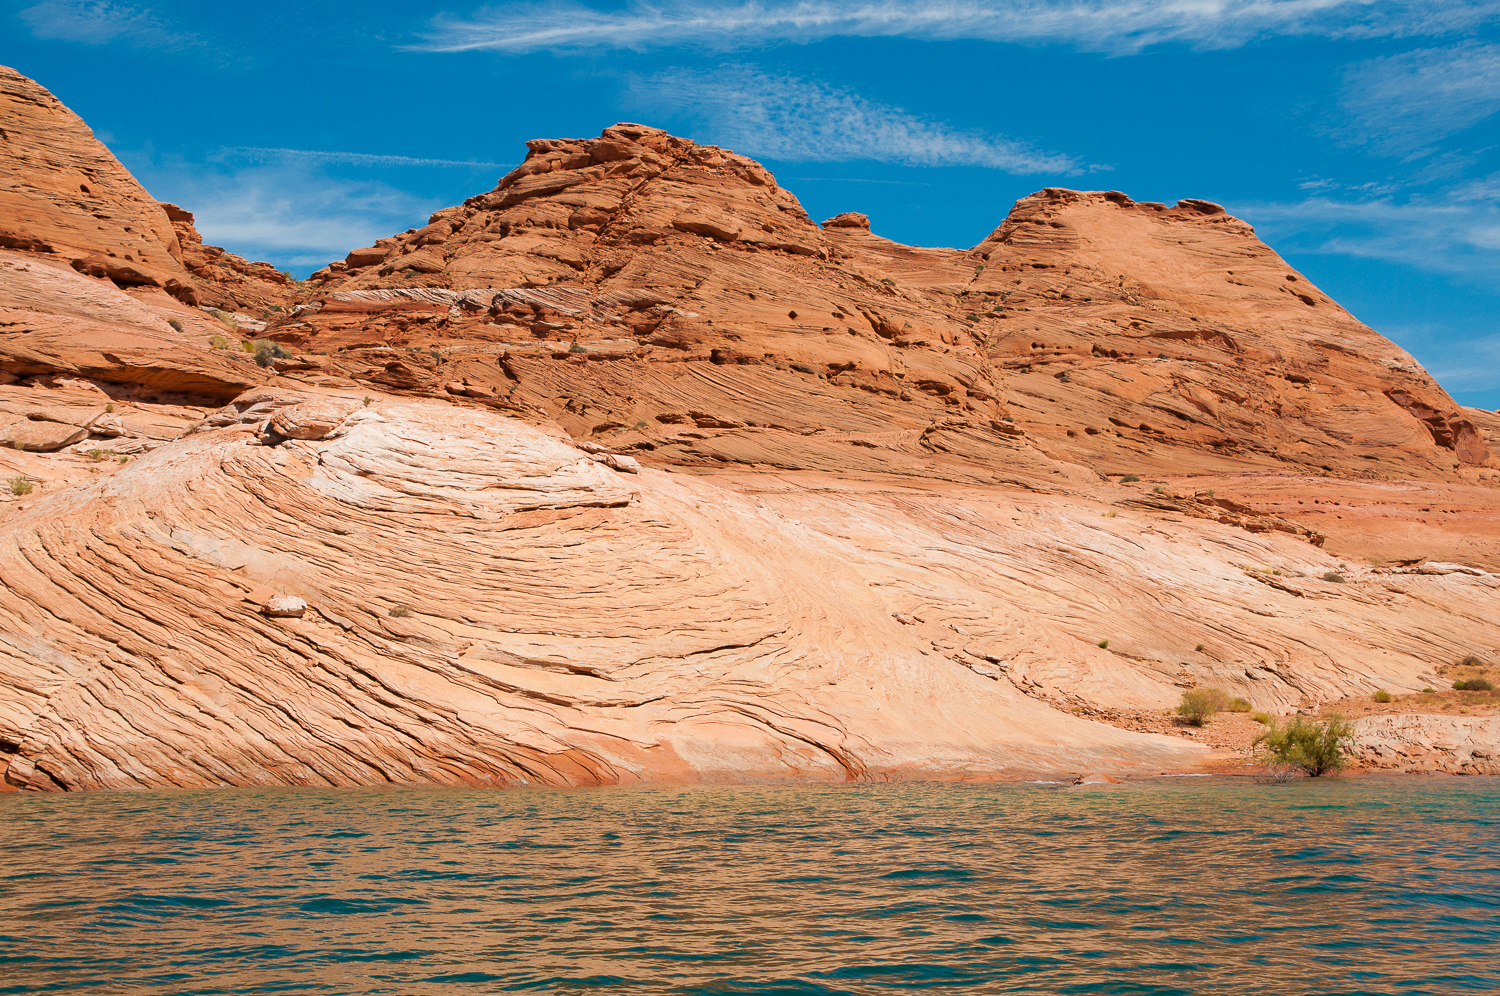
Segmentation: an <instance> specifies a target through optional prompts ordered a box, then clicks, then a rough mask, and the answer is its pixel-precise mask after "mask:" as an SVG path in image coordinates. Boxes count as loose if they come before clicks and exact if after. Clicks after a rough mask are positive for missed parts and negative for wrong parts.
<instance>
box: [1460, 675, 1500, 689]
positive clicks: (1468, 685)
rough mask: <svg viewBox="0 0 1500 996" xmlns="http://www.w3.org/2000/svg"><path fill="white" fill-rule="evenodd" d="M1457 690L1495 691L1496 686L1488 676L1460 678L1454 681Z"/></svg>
mask: <svg viewBox="0 0 1500 996" xmlns="http://www.w3.org/2000/svg"><path fill="white" fill-rule="evenodd" d="M1453 688H1454V690H1455V691H1460V692H1493V691H1494V690H1495V686H1494V684H1493V683H1491V681H1490V679H1488V678H1460V679H1459V680H1458V681H1455V682H1454V683H1453Z"/></svg>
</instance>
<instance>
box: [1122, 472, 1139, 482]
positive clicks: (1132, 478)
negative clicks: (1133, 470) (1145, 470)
mask: <svg viewBox="0 0 1500 996" xmlns="http://www.w3.org/2000/svg"><path fill="white" fill-rule="evenodd" d="M1139 480H1140V478H1139V477H1137V476H1135V475H1134V474H1126V475H1125V476H1124V477H1122V478H1120V483H1121V484H1134V483H1135V482H1137V481H1139Z"/></svg>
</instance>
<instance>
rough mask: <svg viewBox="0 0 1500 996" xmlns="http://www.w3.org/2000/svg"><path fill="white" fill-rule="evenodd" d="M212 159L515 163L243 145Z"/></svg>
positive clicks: (478, 166)
mask: <svg viewBox="0 0 1500 996" xmlns="http://www.w3.org/2000/svg"><path fill="white" fill-rule="evenodd" d="M216 158H221V159H231V158H243V159H249V160H253V161H263V162H264V161H270V162H304V163H317V164H328V165H333V166H376V167H380V166H392V167H401V166H440V167H450V166H451V167H455V168H466V169H504V170H508V169H511V168H512V167H513V166H515V163H496V162H489V161H487V160H481V159H422V158H416V157H413V156H386V155H375V154H372V153H368V152H328V151H323V150H319V149H271V148H262V147H259V146H253V145H245V146H237V147H234V148H228V149H223V150H221V152H220V153H218V155H217V157H216Z"/></svg>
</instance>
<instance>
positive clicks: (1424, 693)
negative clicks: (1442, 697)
mask: <svg viewBox="0 0 1500 996" xmlns="http://www.w3.org/2000/svg"><path fill="white" fill-rule="evenodd" d="M1422 694H1423V695H1436V694H1437V693H1436V692H1434V691H1433V690H1432V689H1430V688H1424V689H1422Z"/></svg>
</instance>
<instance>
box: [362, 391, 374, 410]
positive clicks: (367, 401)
mask: <svg viewBox="0 0 1500 996" xmlns="http://www.w3.org/2000/svg"><path fill="white" fill-rule="evenodd" d="M374 403H375V399H374V398H372V397H370V396H369V395H368V394H367V395H365V404H364V406H365V407H366V408H369V407H370V406H371V405H373V404H374Z"/></svg>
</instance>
